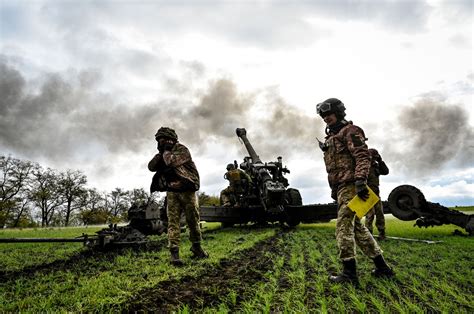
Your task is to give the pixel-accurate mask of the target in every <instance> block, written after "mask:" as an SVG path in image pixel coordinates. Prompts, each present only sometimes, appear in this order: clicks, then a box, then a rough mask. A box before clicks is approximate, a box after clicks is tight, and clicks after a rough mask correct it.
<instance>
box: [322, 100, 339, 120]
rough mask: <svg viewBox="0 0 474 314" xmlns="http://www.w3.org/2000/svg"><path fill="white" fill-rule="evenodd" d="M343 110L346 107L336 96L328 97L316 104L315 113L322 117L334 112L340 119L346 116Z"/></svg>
mask: <svg viewBox="0 0 474 314" xmlns="http://www.w3.org/2000/svg"><path fill="white" fill-rule="evenodd" d="M345 111H346V107H345V106H344V104H343V103H342V101H340V100H339V99H337V98H329V99H326V100H325V101H323V102H321V103H319V104H317V105H316V113H317V114H319V115H320V116H321V117H322V118H324V117H325V116H327V115H330V114H332V113H334V114H336V117H337V118H338V119H339V120H342V119H344V117H345V116H346V113H345Z"/></svg>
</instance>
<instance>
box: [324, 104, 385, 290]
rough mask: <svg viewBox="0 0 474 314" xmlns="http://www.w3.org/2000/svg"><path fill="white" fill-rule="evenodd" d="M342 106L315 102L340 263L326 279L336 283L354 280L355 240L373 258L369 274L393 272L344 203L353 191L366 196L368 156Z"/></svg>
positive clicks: (358, 131) (360, 132) (360, 135)
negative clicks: (334, 210)
mask: <svg viewBox="0 0 474 314" xmlns="http://www.w3.org/2000/svg"><path fill="white" fill-rule="evenodd" d="M345 110H346V108H345V106H344V104H343V103H342V102H341V101H340V100H339V99H336V98H329V99H327V100H325V101H324V102H322V103H319V104H317V106H316V112H317V114H319V115H320V116H321V118H323V120H324V122H326V124H327V126H326V134H327V136H326V140H325V142H324V143H320V147H321V149H322V150H323V152H324V163H325V164H326V171H327V173H328V181H329V186H330V187H331V191H332V193H331V196H332V197H333V198H334V199H335V200H336V201H337V203H338V213H337V222H336V241H337V245H338V247H339V257H340V258H341V260H342V264H343V271H342V273H340V274H339V275H333V276H330V277H329V279H330V281H332V282H336V283H343V282H351V283H354V284H357V283H358V277H357V271H356V259H355V255H356V250H355V249H356V247H355V245H356V244H357V245H358V246H359V247H360V249H361V250H362V252H363V253H364V254H365V255H367V256H368V257H369V258H371V259H373V261H374V263H375V267H376V268H375V270H374V271H373V275H375V276H377V277H391V276H393V275H394V272H393V271H392V269H391V268H390V267H389V266H388V265H387V263H386V262H385V260H384V258H383V256H382V250H381V249H380V247H379V245H378V243H377V242H376V241H375V239H374V238H373V236H372V234H371V233H370V232H369V230H368V229H367V228H366V227H365V226H364V225H363V224H362V223H361V222H360V219H359V218H358V217H356V215H355V212H354V211H352V210H351V209H350V208H349V207H348V206H347V204H348V203H349V202H350V201H351V200H352V199H353V198H354V196H355V195H358V196H359V197H360V198H361V199H362V200H367V198H368V197H369V190H368V188H367V177H368V174H369V169H370V162H371V157H370V153H369V150H368V148H367V145H366V144H365V140H366V138H365V134H364V131H363V130H362V129H361V128H360V127H358V126H355V125H353V124H352V122H350V121H346V120H345V119H344V117H345V115H346V114H345Z"/></svg>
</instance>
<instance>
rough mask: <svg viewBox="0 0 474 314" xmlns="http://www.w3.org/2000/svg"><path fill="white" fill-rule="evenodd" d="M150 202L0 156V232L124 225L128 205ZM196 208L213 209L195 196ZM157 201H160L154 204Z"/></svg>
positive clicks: (137, 193)
mask: <svg viewBox="0 0 474 314" xmlns="http://www.w3.org/2000/svg"><path fill="white" fill-rule="evenodd" d="M152 198H153V199H154V198H156V197H155V196H153V195H150V194H149V193H148V192H147V191H145V190H144V189H143V188H140V189H133V190H128V191H126V190H123V189H121V188H115V189H114V190H113V191H111V192H101V191H98V190H97V189H95V188H88V187H87V177H86V175H85V174H84V173H83V172H81V171H79V170H66V171H57V170H54V169H51V168H46V169H45V168H43V167H42V166H40V165H39V164H38V163H35V162H31V161H25V160H20V159H16V158H13V157H11V156H0V228H2V227H13V228H15V227H37V226H41V227H48V226H71V225H93V224H105V223H117V222H122V221H127V219H128V217H127V211H128V209H129V208H130V206H131V205H132V204H136V203H143V202H148V201H150V200H151V199H152ZM198 198H199V204H201V205H206V206H212V205H218V204H219V198H218V197H217V196H210V195H207V194H206V193H205V192H199V193H198ZM155 201H159V202H163V200H155Z"/></svg>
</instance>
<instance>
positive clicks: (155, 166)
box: [148, 154, 161, 172]
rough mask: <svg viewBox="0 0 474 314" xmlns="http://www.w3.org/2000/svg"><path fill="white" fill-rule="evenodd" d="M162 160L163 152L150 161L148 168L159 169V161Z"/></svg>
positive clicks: (151, 169)
mask: <svg viewBox="0 0 474 314" xmlns="http://www.w3.org/2000/svg"><path fill="white" fill-rule="evenodd" d="M160 161H161V154H156V155H155V156H154V157H153V158H152V159H151V160H150V162H149V163H148V170H150V171H154V172H155V171H158V168H159V166H158V165H159V163H160Z"/></svg>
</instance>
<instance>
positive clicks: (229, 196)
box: [220, 186, 235, 206]
mask: <svg viewBox="0 0 474 314" xmlns="http://www.w3.org/2000/svg"><path fill="white" fill-rule="evenodd" d="M220 203H221V205H223V206H229V205H233V204H234V203H235V196H234V189H233V188H232V187H231V186H228V187H226V188H225V189H223V190H222V191H221V195H220Z"/></svg>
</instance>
